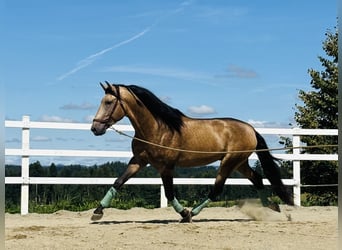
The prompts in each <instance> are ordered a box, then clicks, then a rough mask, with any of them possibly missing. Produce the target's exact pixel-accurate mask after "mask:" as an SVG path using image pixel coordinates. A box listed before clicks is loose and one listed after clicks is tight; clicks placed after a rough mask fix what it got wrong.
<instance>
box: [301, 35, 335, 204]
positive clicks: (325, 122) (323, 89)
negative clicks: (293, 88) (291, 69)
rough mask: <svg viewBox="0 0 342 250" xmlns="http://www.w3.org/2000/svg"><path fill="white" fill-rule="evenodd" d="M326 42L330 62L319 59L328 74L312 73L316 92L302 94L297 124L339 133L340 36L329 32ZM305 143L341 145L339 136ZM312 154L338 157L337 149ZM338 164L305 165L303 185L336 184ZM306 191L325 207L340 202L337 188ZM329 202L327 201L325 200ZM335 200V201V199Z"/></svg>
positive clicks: (306, 139)
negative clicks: (338, 139) (332, 201)
mask: <svg viewBox="0 0 342 250" xmlns="http://www.w3.org/2000/svg"><path fill="white" fill-rule="evenodd" d="M325 35H326V39H325V41H324V42H323V50H324V51H325V53H326V55H327V58H324V57H322V56H319V57H318V59H319V61H320V62H321V64H322V67H323V68H324V70H322V71H317V70H314V69H309V70H308V73H309V74H310V76H311V78H312V80H311V82H310V84H311V86H312V88H313V90H311V91H308V92H305V91H303V90H300V91H299V98H300V99H301V100H302V101H303V105H299V104H296V108H297V109H298V111H296V112H295V120H296V122H297V123H298V125H299V126H300V127H302V128H311V129H336V128H337V122H338V105H337V102H338V98H337V89H338V88H337V84H338V32H337V29H336V30H335V32H334V33H333V32H331V31H328V32H327V33H326V34H325ZM301 140H302V142H304V143H306V144H307V145H324V144H337V136H303V137H302V138H301ZM305 152H308V153H337V147H336V148H310V149H305ZM337 170H338V167H337V162H331V161H330V162H327V161H313V162H311V161H303V163H302V165H301V176H302V180H301V181H302V183H303V184H336V183H337V181H338V179H337ZM305 191H308V192H310V193H311V194H313V195H316V196H315V197H317V199H319V200H320V203H321V205H324V204H326V203H327V204H329V203H330V202H331V199H335V198H336V199H337V188H312V189H307V190H305ZM326 196H328V199H325V200H324V197H326ZM332 197H333V198H332Z"/></svg>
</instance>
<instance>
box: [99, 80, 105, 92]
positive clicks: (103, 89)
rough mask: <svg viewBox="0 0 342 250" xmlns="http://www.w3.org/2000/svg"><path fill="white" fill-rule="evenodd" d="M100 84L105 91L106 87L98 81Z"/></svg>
mask: <svg viewBox="0 0 342 250" xmlns="http://www.w3.org/2000/svg"><path fill="white" fill-rule="evenodd" d="M100 85H101V87H102V88H103V90H104V91H105V92H106V88H105V86H103V84H102V82H100Z"/></svg>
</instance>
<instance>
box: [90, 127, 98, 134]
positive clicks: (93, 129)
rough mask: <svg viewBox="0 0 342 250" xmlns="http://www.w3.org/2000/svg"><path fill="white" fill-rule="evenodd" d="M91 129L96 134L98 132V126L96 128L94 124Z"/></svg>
mask: <svg viewBox="0 0 342 250" xmlns="http://www.w3.org/2000/svg"><path fill="white" fill-rule="evenodd" d="M90 130H91V132H93V133H94V134H96V133H97V130H96V128H95V127H94V126H92V127H91V129H90Z"/></svg>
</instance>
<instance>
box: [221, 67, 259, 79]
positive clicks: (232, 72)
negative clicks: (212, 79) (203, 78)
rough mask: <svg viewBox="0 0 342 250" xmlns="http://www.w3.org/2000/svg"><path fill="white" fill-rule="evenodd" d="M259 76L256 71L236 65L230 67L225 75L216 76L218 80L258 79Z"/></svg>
mask: <svg viewBox="0 0 342 250" xmlns="http://www.w3.org/2000/svg"><path fill="white" fill-rule="evenodd" d="M258 76H259V75H258V73H257V72H256V71H254V70H252V69H247V68H244V67H241V66H238V65H235V64H230V65H228V67H227V69H226V71H225V73H223V74H217V75H216V77H217V78H257V77H258Z"/></svg>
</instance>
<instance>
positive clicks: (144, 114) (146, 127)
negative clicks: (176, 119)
mask: <svg viewBox="0 0 342 250" xmlns="http://www.w3.org/2000/svg"><path fill="white" fill-rule="evenodd" d="M130 107H132V106H130ZM126 112H127V117H128V119H129V120H130V122H131V124H132V126H133V128H134V130H135V134H136V136H138V137H139V138H141V139H148V138H151V137H152V136H153V134H154V132H155V131H156V128H157V127H158V123H157V121H156V120H155V119H154V118H153V116H152V114H151V113H150V112H149V111H148V110H147V109H146V108H141V107H137V106H133V107H132V108H129V110H127V111H126Z"/></svg>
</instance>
